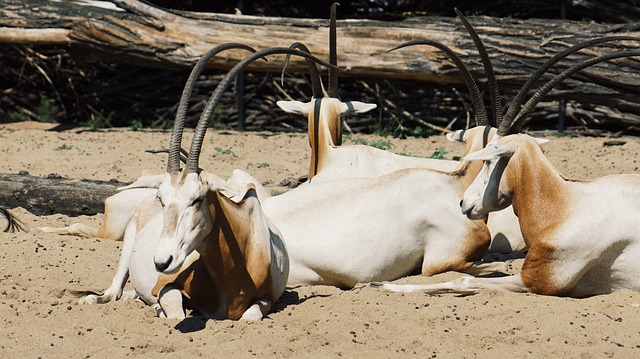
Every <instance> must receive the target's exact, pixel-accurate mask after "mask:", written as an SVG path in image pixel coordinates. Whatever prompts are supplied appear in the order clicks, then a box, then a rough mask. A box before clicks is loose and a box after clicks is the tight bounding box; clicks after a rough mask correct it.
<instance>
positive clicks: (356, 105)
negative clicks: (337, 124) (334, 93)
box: [340, 101, 378, 115]
mask: <svg viewBox="0 0 640 359" xmlns="http://www.w3.org/2000/svg"><path fill="white" fill-rule="evenodd" d="M376 107H378V105H376V104H375V103H364V102H360V101H347V102H342V103H341V106H340V114H345V115H348V114H352V113H365V112H368V111H371V110H373V109H374V108H376Z"/></svg>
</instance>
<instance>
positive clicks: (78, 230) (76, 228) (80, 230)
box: [39, 223, 99, 238]
mask: <svg viewBox="0 0 640 359" xmlns="http://www.w3.org/2000/svg"><path fill="white" fill-rule="evenodd" d="M39 229H40V230H41V231H43V232H46V233H54V234H62V235H72V236H81V237H86V238H95V237H99V236H98V232H99V230H98V228H95V227H91V226H88V225H86V224H84V223H74V224H72V225H70V226H68V227H60V228H58V227H40V228H39Z"/></svg>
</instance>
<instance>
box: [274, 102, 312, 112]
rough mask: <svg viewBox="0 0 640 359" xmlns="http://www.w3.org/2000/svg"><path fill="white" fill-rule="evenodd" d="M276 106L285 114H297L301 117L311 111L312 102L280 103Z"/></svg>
mask: <svg viewBox="0 0 640 359" xmlns="http://www.w3.org/2000/svg"><path fill="white" fill-rule="evenodd" d="M276 105H278V107H280V108H281V109H282V110H284V112H288V113H297V114H300V115H308V114H309V112H310V111H311V102H300V101H284V100H283V101H278V102H276Z"/></svg>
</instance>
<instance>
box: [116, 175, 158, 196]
mask: <svg viewBox="0 0 640 359" xmlns="http://www.w3.org/2000/svg"><path fill="white" fill-rule="evenodd" d="M165 176H166V173H163V174H160V175H153V176H141V177H140V178H138V179H137V180H135V181H134V182H133V183H131V184H129V185H126V186H124V187H120V188H118V192H121V191H126V190H128V189H134V188H158V187H160V184H161V183H162V181H163V180H164V177H165Z"/></svg>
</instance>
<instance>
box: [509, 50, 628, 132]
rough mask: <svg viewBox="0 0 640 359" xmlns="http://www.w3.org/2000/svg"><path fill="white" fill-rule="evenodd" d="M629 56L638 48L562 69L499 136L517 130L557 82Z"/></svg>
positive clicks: (532, 97)
mask: <svg viewBox="0 0 640 359" xmlns="http://www.w3.org/2000/svg"><path fill="white" fill-rule="evenodd" d="M631 56H640V50H624V51H617V52H612V53H609V54H606V55H601V56H598V57H594V58H591V59H589V60H585V61H583V62H581V63H579V64H576V65H573V66H571V67H570V68H568V69H566V70H564V71H562V72H561V73H560V74H558V75H556V76H554V77H553V78H552V79H551V80H550V81H549V82H547V83H546V84H545V85H544V86H542V87H541V88H540V89H538V91H536V93H535V94H533V96H531V98H530V99H529V101H527V103H525V104H524V106H522V109H521V110H520V112H518V115H517V116H516V119H515V121H514V122H513V125H512V126H511V128H510V129H508V130H507V131H506V132H504V131H503V132H502V133H501V132H498V134H499V135H501V136H505V135H508V134H509V132H512V133H515V132H519V131H520V128H521V127H522V125H523V124H524V120H525V119H526V118H527V116H528V115H529V114H530V113H531V111H533V109H534V108H535V107H536V105H537V104H538V103H539V102H540V100H541V99H542V98H543V97H544V96H545V95H547V94H548V93H549V91H551V90H552V89H553V88H554V87H555V86H556V85H557V84H559V83H560V82H562V81H563V80H565V79H566V78H568V77H569V76H571V75H573V74H575V73H576V72H578V71H580V70H583V69H585V68H587V67H589V66H593V65H595V64H598V63H600V62H604V61H607V60H612V59H617V58H621V57H631ZM498 131H500V129H498Z"/></svg>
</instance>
